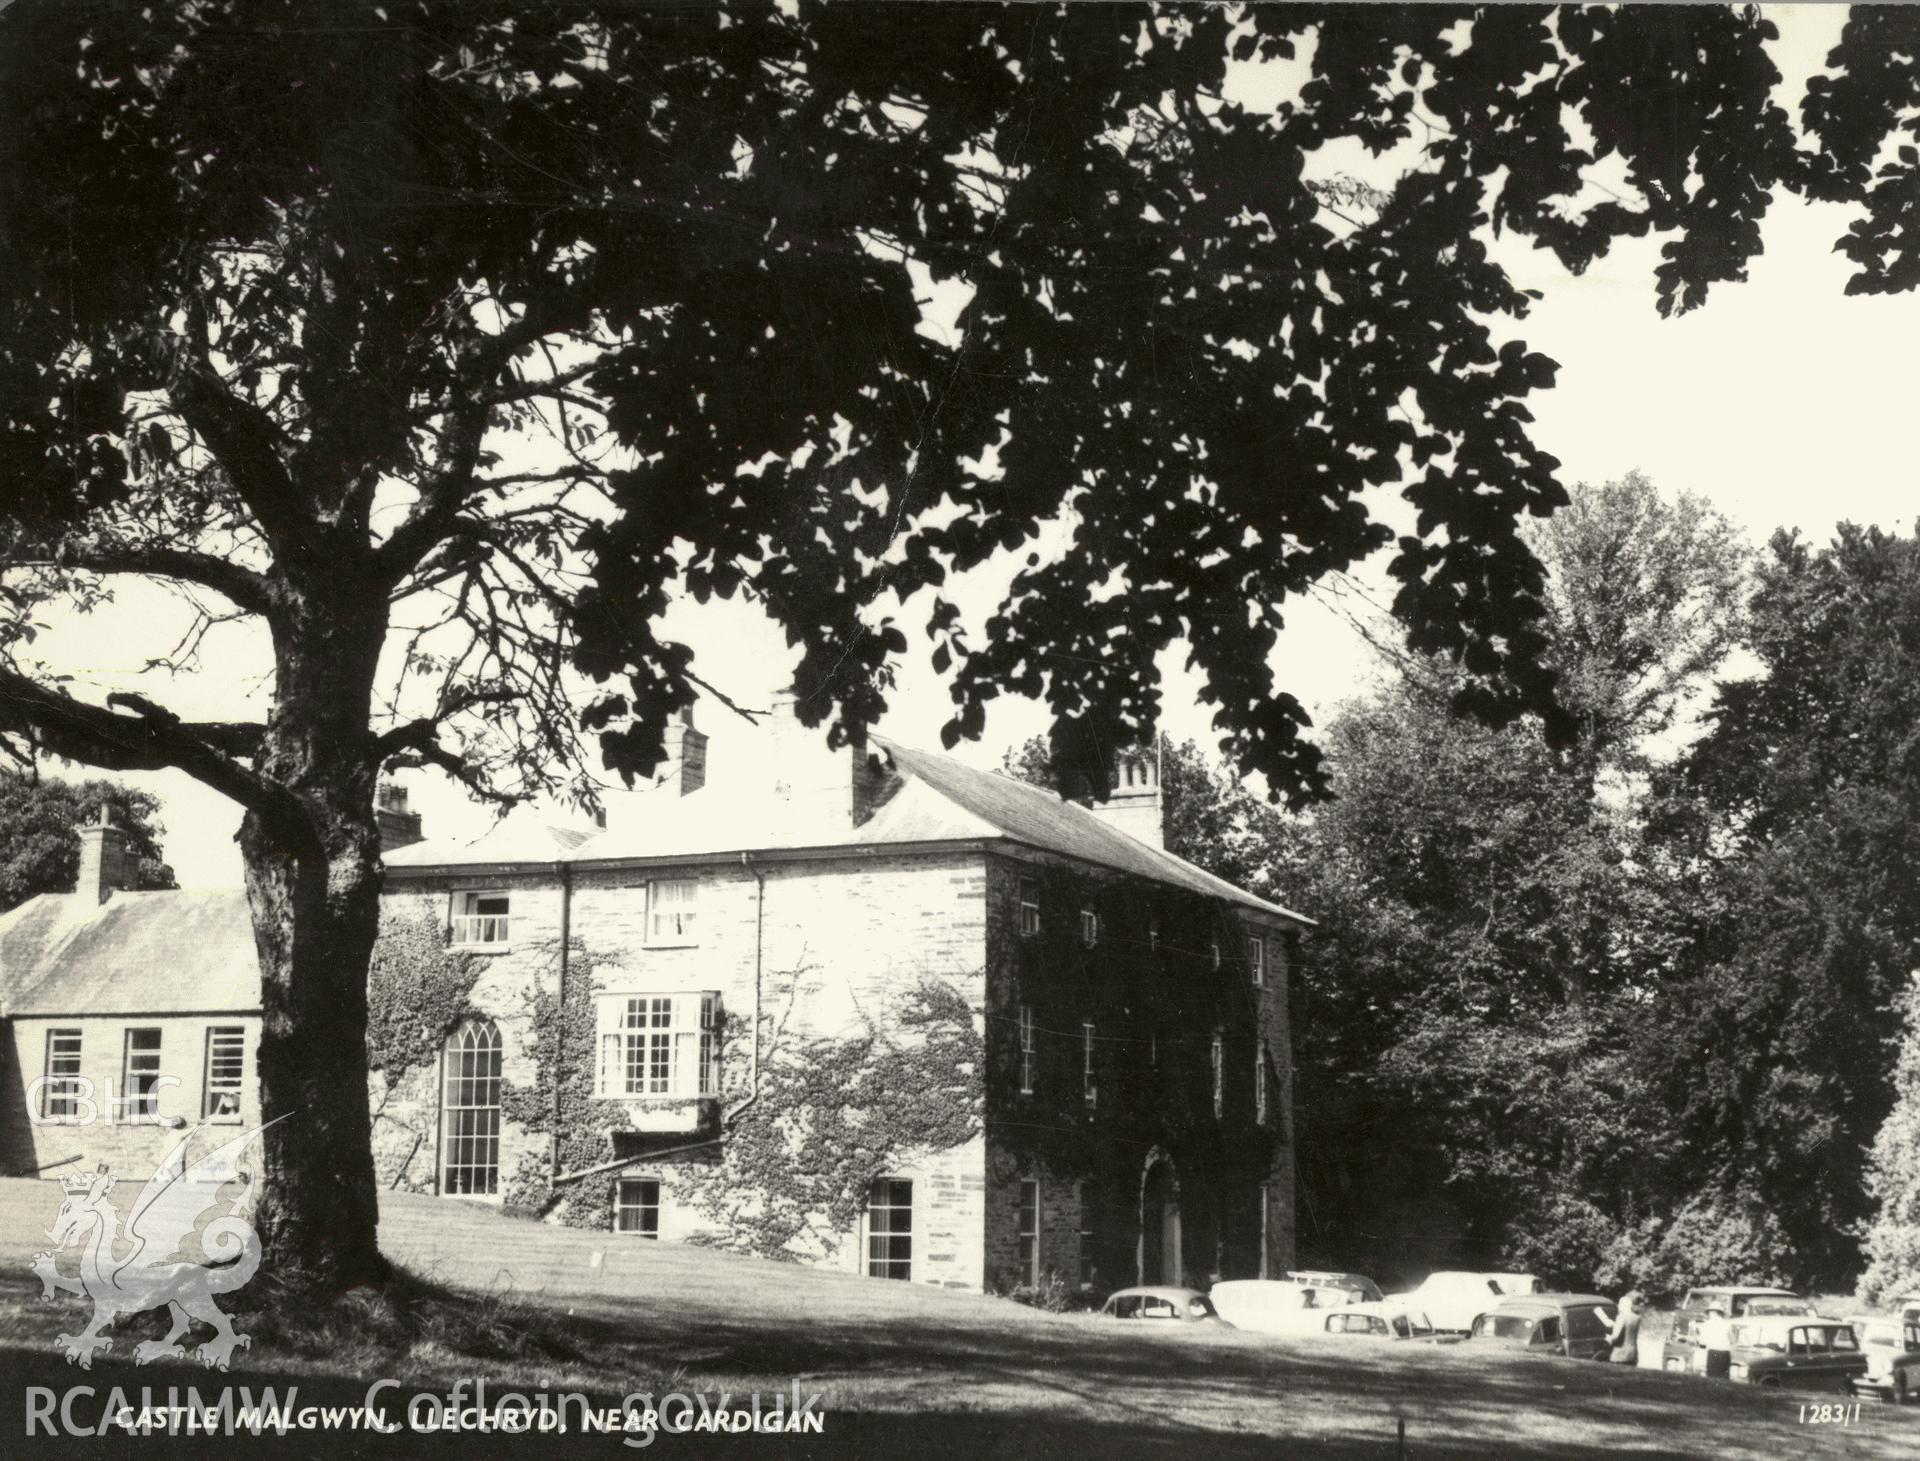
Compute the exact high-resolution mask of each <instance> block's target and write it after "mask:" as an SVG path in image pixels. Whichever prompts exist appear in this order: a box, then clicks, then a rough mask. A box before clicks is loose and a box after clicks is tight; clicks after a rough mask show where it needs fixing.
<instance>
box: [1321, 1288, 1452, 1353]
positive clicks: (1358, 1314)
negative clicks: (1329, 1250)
mask: <svg viewBox="0 0 1920 1461" xmlns="http://www.w3.org/2000/svg"><path fill="white" fill-rule="evenodd" d="M1302 1312H1303V1313H1304V1314H1305V1315H1306V1316H1307V1317H1308V1318H1311V1319H1314V1320H1317V1321H1318V1323H1317V1325H1316V1326H1315V1327H1312V1328H1305V1327H1303V1329H1302V1330H1301V1333H1302V1334H1303V1335H1306V1336H1317V1335H1322V1334H1332V1335H1340V1336H1342V1337H1344V1338H1348V1339H1389V1340H1400V1339H1404V1340H1409V1341H1412V1342H1415V1343H1420V1344H1458V1343H1459V1342H1460V1341H1459V1336H1458V1335H1453V1334H1441V1333H1440V1332H1439V1331H1438V1330H1436V1329H1435V1328H1434V1327H1433V1321H1432V1320H1430V1319H1428V1318H1427V1316H1426V1315H1425V1314H1423V1313H1421V1312H1420V1311H1419V1310H1418V1309H1409V1308H1407V1307H1406V1306H1405V1305H1403V1304H1396V1303H1394V1302H1393V1301H1392V1300H1390V1299H1388V1300H1381V1301H1378V1302H1375V1301H1373V1300H1366V1301H1363V1302H1361V1303H1358V1304H1344V1305H1342V1306H1341V1307H1340V1308H1338V1309H1326V1310H1319V1309H1308V1310H1303V1311H1302Z"/></svg>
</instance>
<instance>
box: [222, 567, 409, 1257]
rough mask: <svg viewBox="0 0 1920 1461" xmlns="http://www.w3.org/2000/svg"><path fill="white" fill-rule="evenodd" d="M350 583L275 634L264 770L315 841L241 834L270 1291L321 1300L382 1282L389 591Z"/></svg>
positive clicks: (250, 822)
mask: <svg viewBox="0 0 1920 1461" xmlns="http://www.w3.org/2000/svg"><path fill="white" fill-rule="evenodd" d="M349 576H350V575H346V574H342V575H340V576H339V579H337V580H336V582H335V583H334V584H333V585H330V586H328V588H327V589H325V590H315V589H311V588H310V589H309V591H308V593H307V594H306V595H305V598H306V599H307V600H308V602H307V604H306V605H305V607H307V608H308V610H309V612H306V613H303V614H301V615H300V616H299V625H298V626H296V627H295V628H294V629H292V630H290V631H287V632H285V633H283V634H281V635H278V636H276V638H277V641H278V642H277V643H276V646H275V662H276V675H275V685H274V702H273V708H272V710H271V712H270V713H269V715H268V720H267V734H266V738H265V742H264V747H263V751H262V756H261V759H260V761H259V765H260V768H261V770H262V771H264V772H266V773H267V774H269V775H271V776H272V777H274V778H275V779H276V780H277V781H279V782H280V783H281V784H282V785H285V786H287V787H289V788H291V789H292V790H293V791H294V792H295V793H296V794H297V795H298V796H299V798H300V800H301V802H302V804H303V806H304V807H305V808H306V812H307V823H308V830H309V832H310V834H311V835H310V838H309V839H307V845H306V846H305V847H304V848H295V847H293V846H290V845H289V842H290V839H289V838H288V836H287V835H286V833H285V830H284V829H276V828H274V827H272V826H270V825H269V824H268V822H267V821H266V820H265V819H264V818H262V817H261V816H260V815H259V814H257V813H249V814H248V816H247V818H246V820H245V822H244V823H243V824H242V827H241V834H240V841H241V846H242V850H243V852H244V854H245V859H246V873H247V898H248V902H249V904H250V905H251V908H252V913H253V930H254V944H255V947H256V949H257V950H258V952H259V957H260V975H261V1003H262V1028H261V1035H260V1062H259V1071H260V1104H261V1112H262V1117H263V1119H264V1120H266V1121H268V1122H278V1124H277V1125H272V1126H270V1127H269V1128H268V1129H267V1131H266V1133H265V1134H264V1137H263V1139H262V1146H263V1157H262V1172H263V1178H264V1180H263V1182H262V1185H261V1200H260V1207H259V1211H258V1214H257V1216H256V1219H255V1222H256V1226H257V1227H258V1229H259V1232H260V1236H261V1238H262V1240H263V1242H264V1244H265V1255H264V1258H263V1260H262V1267H263V1269H264V1271H265V1272H266V1273H267V1275H268V1276H269V1277H270V1278H271V1279H272V1280H273V1281H274V1282H275V1284H276V1285H278V1286H281V1287H285V1288H291V1289H293V1290H295V1291H301V1292H311V1293H314V1294H316V1295H319V1294H331V1293H338V1292H340V1291H342V1290H344V1289H347V1288H350V1287H352V1286H353V1285H355V1284H362V1283H378V1282H380V1281H382V1280H383V1279H384V1278H385V1276H386V1272H387V1267H386V1262H385V1260H384V1259H383V1258H381V1256H380V1250H379V1245H378V1241H377V1237H376V1230H377V1227H378V1223H379V1210H378V1203H377V1191H378V1188H377V1185H376V1183H375V1179H374V1170H373V1146H372V1118H371V1115H370V1112H369V1108H368V1101H367V966H368V963H369V961H370V959H371V957H372V953H373V942H374V937H375V935H376V933H377V931H378V928H379V920H380V882H381V872H382V869H381V863H380V833H379V827H378V824H377V823H376V821H375V818H374V789H375V781H376V778H377V775H378V771H379V767H378V766H377V765H376V764H375V763H374V761H373V758H372V755H371V735H370V731H369V729H368V719H369V711H370V708H371V702H372V684H373V674H374V668H375V666H376V665H377V663H378V659H379V653H380V648H381V645H382V644H383V642H384V639H385V633H386V610H385V596H384V594H380V593H377V592H375V593H364V594H360V595H354V594H352V593H351V591H346V592H343V591H341V580H344V579H346V578H348V577H349ZM356 597H357V598H358V600H359V602H358V603H354V602H352V600H353V599H354V598H356ZM370 606H371V607H370ZM321 645H324V648H321V647H319V646H321Z"/></svg>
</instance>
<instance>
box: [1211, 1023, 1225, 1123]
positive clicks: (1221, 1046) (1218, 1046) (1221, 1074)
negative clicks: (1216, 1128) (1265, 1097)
mask: <svg viewBox="0 0 1920 1461" xmlns="http://www.w3.org/2000/svg"><path fill="white" fill-rule="evenodd" d="M1212 1054H1213V1119H1214V1120H1215V1121H1218V1120H1219V1119H1220V1118H1221V1117H1222V1116H1224V1115H1225V1114H1226V1110H1227V1089H1226V1073H1227V1059H1226V1056H1227V1049H1226V1042H1225V1041H1224V1040H1223V1039H1222V1038H1221V1036H1220V1032H1219V1031H1218V1030H1215V1031H1214V1032H1213V1048H1212Z"/></svg>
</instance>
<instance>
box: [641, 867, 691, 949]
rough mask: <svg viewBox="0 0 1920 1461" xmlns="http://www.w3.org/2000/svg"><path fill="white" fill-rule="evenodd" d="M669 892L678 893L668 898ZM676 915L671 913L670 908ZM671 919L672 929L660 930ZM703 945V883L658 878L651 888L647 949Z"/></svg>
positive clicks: (650, 884)
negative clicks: (701, 922)
mask: <svg viewBox="0 0 1920 1461" xmlns="http://www.w3.org/2000/svg"><path fill="white" fill-rule="evenodd" d="M669 889H676V890H678V891H677V892H675V893H673V894H672V895H671V896H667V894H668V890H669ZM670 904H671V905H674V911H669V905H670ZM663 918H665V919H671V920H673V923H672V925H671V926H670V927H666V928H662V927H660V926H659V922H658V921H659V920H660V919H663ZM699 942H700V880H699V879H698V878H654V879H653V880H652V881H650V882H649V883H648V884H647V922H646V945H647V947H648V948H650V949H690V948H694V947H696V946H697V945H698V944H699Z"/></svg>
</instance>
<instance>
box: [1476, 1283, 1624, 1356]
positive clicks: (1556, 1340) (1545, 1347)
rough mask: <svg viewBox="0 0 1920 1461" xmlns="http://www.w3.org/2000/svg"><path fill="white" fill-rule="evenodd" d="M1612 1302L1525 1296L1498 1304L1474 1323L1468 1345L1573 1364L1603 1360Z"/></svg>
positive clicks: (1578, 1297)
mask: <svg viewBox="0 0 1920 1461" xmlns="http://www.w3.org/2000/svg"><path fill="white" fill-rule="evenodd" d="M1614 1308H1615V1306H1614V1302H1613V1300H1612V1299H1603V1298H1601V1297H1600V1296H1599V1295H1598V1294H1537V1293H1536V1294H1527V1295H1525V1296H1523V1297H1520V1298H1510V1299H1501V1300H1499V1301H1498V1302H1497V1303H1495V1304H1494V1306H1493V1307H1492V1308H1491V1309H1489V1310H1488V1311H1487V1312H1486V1313H1484V1314H1481V1315H1480V1316H1479V1317H1478V1318H1476V1319H1475V1320H1474V1321H1473V1330H1472V1332H1471V1333H1469V1334H1468V1335H1467V1339H1466V1342H1467V1343H1468V1344H1482V1345H1498V1346H1500V1347H1501V1348H1503V1349H1524V1350H1528V1351H1530V1352H1532V1353H1534V1354H1557V1355H1564V1356H1565V1357H1566V1358H1568V1359H1574V1360H1597V1359H1605V1358H1606V1355H1607V1350H1608V1344H1607V1337H1608V1336H1609V1335H1610V1334H1612V1332H1613V1318H1614Z"/></svg>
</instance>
